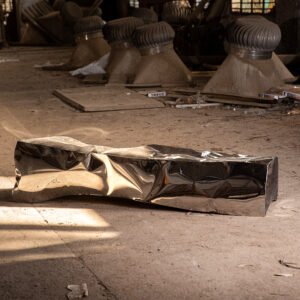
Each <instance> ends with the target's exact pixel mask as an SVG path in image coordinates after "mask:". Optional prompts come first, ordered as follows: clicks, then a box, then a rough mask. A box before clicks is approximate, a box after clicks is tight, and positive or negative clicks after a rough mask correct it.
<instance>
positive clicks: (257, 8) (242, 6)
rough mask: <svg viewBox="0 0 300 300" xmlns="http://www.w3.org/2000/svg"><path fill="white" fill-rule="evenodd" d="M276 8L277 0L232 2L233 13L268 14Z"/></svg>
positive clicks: (240, 0) (237, 0)
mask: <svg viewBox="0 0 300 300" xmlns="http://www.w3.org/2000/svg"><path fill="white" fill-rule="evenodd" d="M274 6H275V0H231V11H232V12H233V13H244V14H252V13H253V14H268V13H270V12H271V10H272V9H273V7H274Z"/></svg>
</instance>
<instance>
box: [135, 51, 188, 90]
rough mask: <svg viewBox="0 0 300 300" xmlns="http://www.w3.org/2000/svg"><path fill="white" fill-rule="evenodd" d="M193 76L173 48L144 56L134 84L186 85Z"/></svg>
mask: <svg viewBox="0 0 300 300" xmlns="http://www.w3.org/2000/svg"><path fill="white" fill-rule="evenodd" d="M191 81H192V76H191V73H190V71H189V70H188V68H187V67H186V66H185V64H184V63H183V62H182V61H181V60H180V58H179V57H178V55H177V54H176V53H175V51H174V49H173V48H170V49H168V50H165V51H163V52H160V53H157V54H152V55H145V56H142V59H141V62H140V63H139V65H138V68H137V71H136V77H135V79H134V82H133V83H134V84H162V85H178V84H179V85H180V84H181V85H182V84H183V85H184V84H187V83H189V82H191Z"/></svg>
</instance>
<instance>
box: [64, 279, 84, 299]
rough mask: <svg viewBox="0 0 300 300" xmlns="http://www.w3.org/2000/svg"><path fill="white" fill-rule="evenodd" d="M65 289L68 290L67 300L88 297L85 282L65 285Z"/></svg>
mask: <svg viewBox="0 0 300 300" xmlns="http://www.w3.org/2000/svg"><path fill="white" fill-rule="evenodd" d="M67 289H68V290H70V291H71V292H69V293H68V294H67V297H68V299H69V300H71V299H81V298H84V297H88V295H89V292H88V287H87V284H86V283H83V284H80V285H78V284H69V285H68V286H67Z"/></svg>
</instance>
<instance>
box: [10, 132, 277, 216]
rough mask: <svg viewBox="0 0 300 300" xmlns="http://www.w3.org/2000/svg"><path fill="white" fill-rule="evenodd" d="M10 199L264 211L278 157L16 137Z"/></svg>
mask: <svg viewBox="0 0 300 300" xmlns="http://www.w3.org/2000/svg"><path fill="white" fill-rule="evenodd" d="M15 162H16V172H17V183H16V187H15V188H14V190H13V199H14V201H26V202H38V201H46V200H50V199H54V198H58V197H62V196H67V195H98V196H109V197H117V198H128V199H133V200H136V201H139V202H145V203H155V204H160V205H164V206H170V207H176V208H181V209H186V210H194V211H200V212H216V213H224V214H234V215H265V213H266V211H267V209H268V206H269V205H270V203H271V202H272V201H273V200H276V198H277V189H278V161H277V158H271V157H248V156H245V155H227V154H223V153H217V152H210V151H203V152H197V151H194V150H190V149H184V148H174V147H168V146H158V145H150V146H143V147H137V148H122V149H115V148H109V147H103V146H93V145H87V144H83V143H81V142H79V141H77V140H74V139H72V138H68V137H49V138H40V139H31V140H22V141H19V142H18V143H17V146H16V150H15Z"/></svg>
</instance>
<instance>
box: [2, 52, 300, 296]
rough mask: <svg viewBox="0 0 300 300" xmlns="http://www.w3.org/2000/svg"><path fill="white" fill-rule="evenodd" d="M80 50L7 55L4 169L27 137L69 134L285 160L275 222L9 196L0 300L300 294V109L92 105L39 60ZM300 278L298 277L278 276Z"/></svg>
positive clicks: (120, 203)
mask: <svg viewBox="0 0 300 300" xmlns="http://www.w3.org/2000/svg"><path fill="white" fill-rule="evenodd" d="M69 53H70V50H69V49H48V50H43V49H39V48H36V49H32V48H12V49H4V50H1V51H0V78H1V80H0V88H1V94H0V108H1V109H0V140H1V144H0V145H1V147H0V159H1V160H0V161H1V163H0V176H10V175H13V174H14V162H13V151H14V146H15V143H16V141H17V140H18V139H20V138H29V137H40V136H50V135H68V136H71V137H74V138H77V139H80V140H82V141H83V142H87V143H93V144H103V145H107V146H117V147H125V146H138V145H142V144H152V143H157V144H165V145H172V146H180V147H190V148H194V149H199V150H200V149H213V150H222V151H225V152H238V153H245V154H252V155H271V156H275V155H276V156H278V157H279V162H280V174H279V176H280V188H279V199H278V201H277V202H275V203H273V204H272V205H271V207H270V209H269V212H268V214H267V216H266V217H264V218H262V217H261V218H254V217H231V216H221V215H208V214H199V213H192V214H190V213H188V214H187V213H184V212H181V211H176V210H171V209H163V208H158V207H152V206H147V205H141V204H138V203H134V202H131V201H126V200H109V199H99V198H92V197H81V198H79V197H72V198H68V199H63V200H61V199H60V200H56V201H50V202H46V203H41V204H35V205H31V204H24V203H11V202H9V201H5V199H4V200H3V201H1V202H0V240H1V243H0V252H1V253H0V299H5V300H8V299H12V300H16V299H32V300H35V299H36V300H40V299H43V300H44V299H49V300H50V299H51V300H53V299H65V295H66V293H67V290H66V286H67V285H68V284H81V283H84V282H85V283H87V285H88V288H89V298H88V299H95V300H97V299H138V300H139V299H151V300H152V299H199V298H203V299H230V300H232V299H299V297H300V296H299V295H300V285H299V279H300V270H296V269H290V268H287V267H284V266H282V265H280V264H279V263H278V260H280V259H283V260H285V261H289V262H294V263H297V264H298V265H300V252H299V249H300V238H299V237H300V218H299V216H300V196H299V195H300V184H299V183H300V159H299V158H300V140H299V137H300V117H299V115H298V116H297V115H296V116H291V115H287V114H286V113H283V112H269V113H265V112H261V111H260V113H259V114H257V111H256V110H252V109H250V110H247V111H245V110H236V111H234V110H232V109H224V108H222V109H220V108H218V109H216V108H215V109H206V110H179V109H177V110H176V109H171V108H166V109H155V110H136V111H126V112H122V111H119V112H106V113H80V112H78V111H76V110H74V109H72V108H70V107H69V106H67V105H65V104H63V103H62V102H60V101H59V100H58V99H56V98H55V97H54V96H52V95H51V92H52V91H53V89H55V88H67V87H68V88H69V87H78V86H79V81H78V79H76V78H71V77H70V76H68V74H65V73H59V72H43V71H41V70H38V69H34V68H33V66H34V65H35V64H40V63H45V62H46V61H48V60H51V61H53V62H60V61H65V60H66V59H67V57H68V56H69ZM275 274H291V275H289V276H290V277H284V276H274V275H275Z"/></svg>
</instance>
